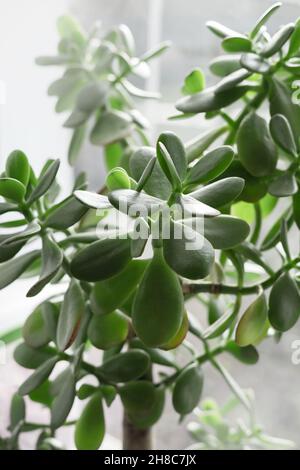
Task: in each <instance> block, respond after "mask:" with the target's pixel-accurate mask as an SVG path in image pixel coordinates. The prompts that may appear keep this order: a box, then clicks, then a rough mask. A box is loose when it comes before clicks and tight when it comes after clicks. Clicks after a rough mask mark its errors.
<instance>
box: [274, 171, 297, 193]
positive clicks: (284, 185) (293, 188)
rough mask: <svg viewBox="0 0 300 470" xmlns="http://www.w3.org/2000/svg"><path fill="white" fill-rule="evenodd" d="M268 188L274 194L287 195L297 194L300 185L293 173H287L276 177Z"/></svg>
mask: <svg viewBox="0 0 300 470" xmlns="http://www.w3.org/2000/svg"><path fill="white" fill-rule="evenodd" d="M268 189H269V193H270V194H272V195H273V196H276V197H286V196H292V195H293V194H295V193H296V192H297V191H298V185H297V181H296V178H295V176H294V175H293V174H291V173H285V174H283V175H280V176H278V177H277V178H276V179H274V180H273V181H272V182H271V184H270V185H269V188H268Z"/></svg>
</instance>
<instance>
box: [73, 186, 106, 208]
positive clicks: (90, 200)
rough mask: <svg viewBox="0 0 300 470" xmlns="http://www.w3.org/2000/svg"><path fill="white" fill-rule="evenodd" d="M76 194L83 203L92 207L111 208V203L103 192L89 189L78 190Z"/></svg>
mask: <svg viewBox="0 0 300 470" xmlns="http://www.w3.org/2000/svg"><path fill="white" fill-rule="evenodd" d="M74 196H75V197H76V199H78V201H80V202H81V203H82V204H85V205H86V206H88V207H91V208H92V209H109V208H111V204H110V202H109V200H108V199H107V196H102V195H101V194H97V193H91V192H89V191H81V190H77V191H75V192H74Z"/></svg>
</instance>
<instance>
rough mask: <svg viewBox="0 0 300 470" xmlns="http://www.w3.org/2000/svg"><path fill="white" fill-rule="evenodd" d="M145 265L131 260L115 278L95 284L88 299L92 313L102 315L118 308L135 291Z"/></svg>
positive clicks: (143, 261) (139, 261)
mask: <svg viewBox="0 0 300 470" xmlns="http://www.w3.org/2000/svg"><path fill="white" fill-rule="evenodd" d="M147 264H148V261H145V260H132V261H130V262H129V263H128V264H127V266H125V268H124V269H123V270H122V271H121V272H120V273H119V274H117V275H116V276H113V277H111V278H110V279H106V280H104V281H100V282H97V283H96V284H95V285H94V287H93V289H92V293H91V297H90V301H91V308H92V310H93V313H94V314H97V315H98V314H99V315H102V314H106V313H110V312H112V311H114V310H115V309H116V308H120V307H121V305H122V304H123V303H124V302H125V301H126V300H127V299H128V298H129V297H130V295H131V294H132V293H133V291H134V290H135V288H136V286H137V284H138V283H139V281H140V280H141V278H142V276H143V273H144V271H145V268H146V266H147ZM116 294H117V295H116Z"/></svg>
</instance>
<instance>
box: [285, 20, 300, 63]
mask: <svg viewBox="0 0 300 470" xmlns="http://www.w3.org/2000/svg"><path fill="white" fill-rule="evenodd" d="M299 49H300V19H299V18H298V20H297V21H296V23H295V30H294V32H293V34H292V35H291V37H290V44H289V50H288V54H287V55H288V57H293V56H295V55H297V53H298V52H299Z"/></svg>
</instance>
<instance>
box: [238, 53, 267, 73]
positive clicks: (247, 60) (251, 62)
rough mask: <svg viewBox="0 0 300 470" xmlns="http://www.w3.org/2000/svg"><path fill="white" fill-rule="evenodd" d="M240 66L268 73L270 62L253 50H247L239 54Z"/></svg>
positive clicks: (254, 71)
mask: <svg viewBox="0 0 300 470" xmlns="http://www.w3.org/2000/svg"><path fill="white" fill-rule="evenodd" d="M241 66H242V67H244V68H245V69H247V70H249V71H250V72H253V73H260V74H266V73H269V71H270V68H271V64H269V62H267V61H266V60H264V59H263V58H262V57H260V56H259V55H257V54H254V53H253V52H247V53H245V54H242V56H241Z"/></svg>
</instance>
